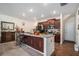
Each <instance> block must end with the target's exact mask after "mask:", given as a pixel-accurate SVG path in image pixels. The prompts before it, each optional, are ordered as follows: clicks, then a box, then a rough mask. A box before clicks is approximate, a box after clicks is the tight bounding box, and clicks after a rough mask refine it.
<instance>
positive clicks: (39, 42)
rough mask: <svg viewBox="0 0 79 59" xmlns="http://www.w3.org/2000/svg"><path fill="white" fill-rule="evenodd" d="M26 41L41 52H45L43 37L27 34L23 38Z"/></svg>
mask: <svg viewBox="0 0 79 59" xmlns="http://www.w3.org/2000/svg"><path fill="white" fill-rule="evenodd" d="M23 40H24V41H25V44H27V45H29V46H31V47H32V48H35V49H37V50H39V51H41V52H44V51H43V49H44V43H43V38H40V37H34V36H26V37H24V38H23Z"/></svg>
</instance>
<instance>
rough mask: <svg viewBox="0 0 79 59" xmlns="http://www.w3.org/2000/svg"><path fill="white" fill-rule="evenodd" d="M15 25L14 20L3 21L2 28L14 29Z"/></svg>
mask: <svg viewBox="0 0 79 59" xmlns="http://www.w3.org/2000/svg"><path fill="white" fill-rule="evenodd" d="M14 26H15V24H14V23H13V22H5V21H1V30H14Z"/></svg>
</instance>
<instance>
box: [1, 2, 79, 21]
mask: <svg viewBox="0 0 79 59" xmlns="http://www.w3.org/2000/svg"><path fill="white" fill-rule="evenodd" d="M78 6H79V4H78V3H68V4H67V5H65V6H62V7H61V6H60V3H48V4H46V3H0V14H5V15H9V16H12V17H17V18H20V19H25V20H33V19H38V20H39V19H45V18H53V17H57V16H59V15H60V13H61V12H62V13H63V15H66V14H73V13H75V12H76V10H77V8H78Z"/></svg>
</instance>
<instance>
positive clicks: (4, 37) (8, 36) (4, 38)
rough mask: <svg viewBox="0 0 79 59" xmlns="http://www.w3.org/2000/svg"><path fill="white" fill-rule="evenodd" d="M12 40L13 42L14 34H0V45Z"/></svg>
mask: <svg viewBox="0 0 79 59" xmlns="http://www.w3.org/2000/svg"><path fill="white" fill-rule="evenodd" d="M14 40H15V32H1V43H5V42H9V41H14Z"/></svg>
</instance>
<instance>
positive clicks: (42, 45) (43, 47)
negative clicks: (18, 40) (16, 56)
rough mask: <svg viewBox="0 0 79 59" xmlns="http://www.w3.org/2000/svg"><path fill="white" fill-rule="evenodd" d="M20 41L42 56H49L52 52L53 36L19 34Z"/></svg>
mask: <svg viewBox="0 0 79 59" xmlns="http://www.w3.org/2000/svg"><path fill="white" fill-rule="evenodd" d="M20 36H23V37H22V41H23V43H24V44H26V45H27V46H29V47H31V48H33V49H34V50H36V51H38V52H39V53H41V54H43V55H44V56H50V55H51V54H52V53H53V52H54V49H55V48H54V35H53V34H49V35H42V34H41V35H34V34H28V33H21V34H20Z"/></svg>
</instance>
